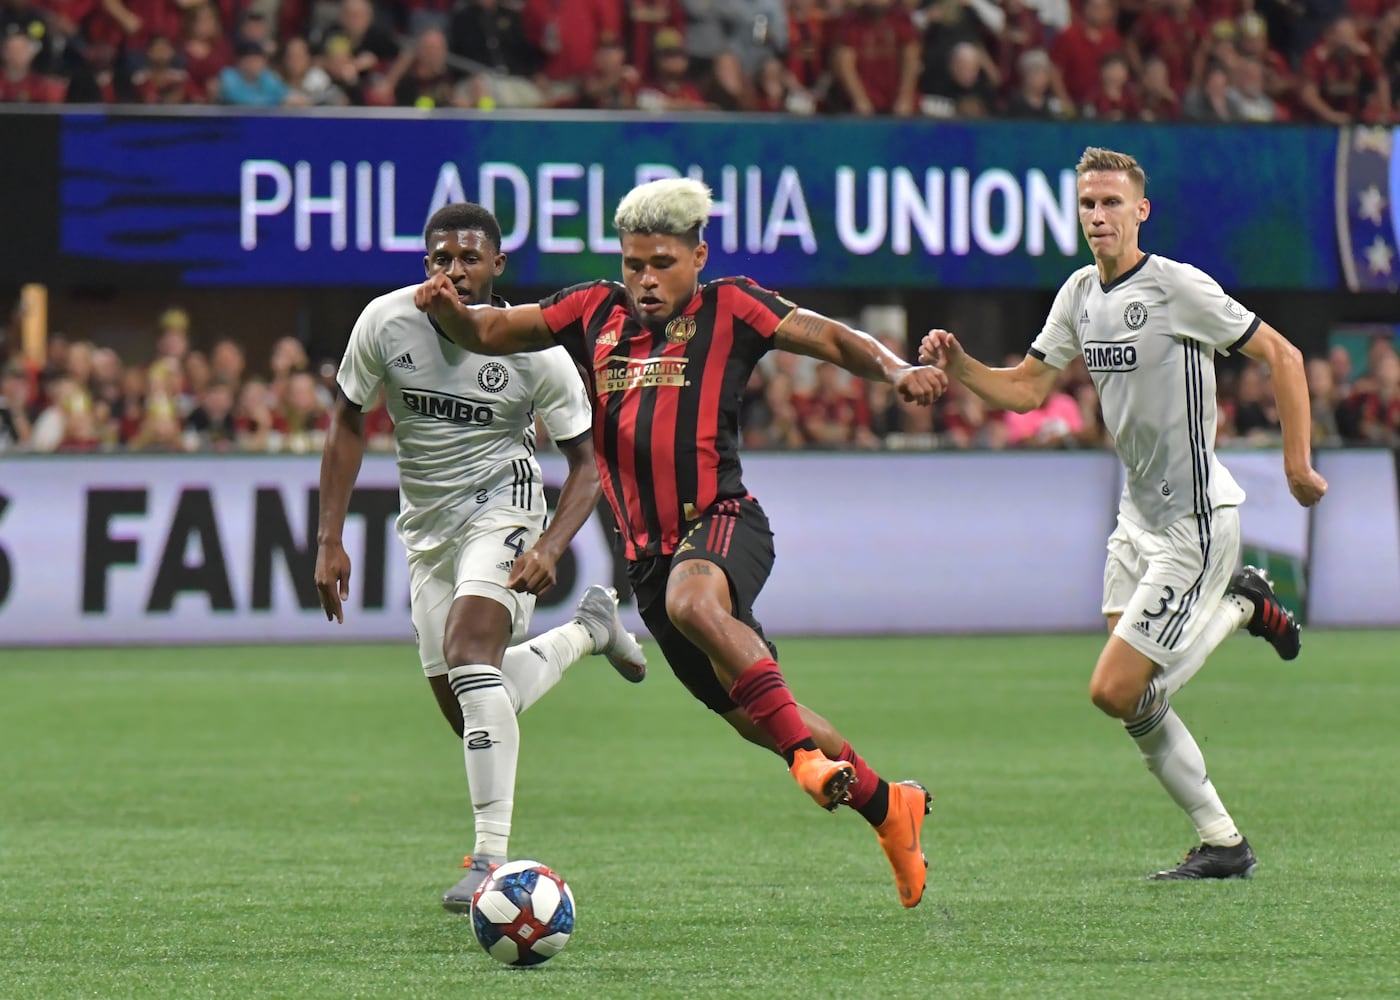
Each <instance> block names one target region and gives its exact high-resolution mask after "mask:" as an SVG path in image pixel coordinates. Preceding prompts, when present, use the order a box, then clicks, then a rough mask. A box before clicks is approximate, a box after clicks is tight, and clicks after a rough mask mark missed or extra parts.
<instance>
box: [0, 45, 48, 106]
mask: <svg viewBox="0 0 1400 1000" xmlns="http://www.w3.org/2000/svg"><path fill="white" fill-rule="evenodd" d="M38 54H39V45H38V43H37V42H35V41H34V40H33V39H31V38H29V36H27V35H20V34H14V35H6V36H5V39H4V41H3V42H0V103H10V104H53V103H56V102H58V101H61V100H63V94H64V88H63V82H62V81H61V80H56V79H53V78H52V77H46V76H42V75H40V74H39V73H38V72H36V70H35V69H34V60H35V58H36V57H37V56H38Z"/></svg>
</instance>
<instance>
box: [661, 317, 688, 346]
mask: <svg viewBox="0 0 1400 1000" xmlns="http://www.w3.org/2000/svg"><path fill="white" fill-rule="evenodd" d="M693 336H695V317H694V316H677V317H676V318H675V319H673V320H671V322H669V323H667V324H666V339H667V340H669V341H670V342H671V343H673V344H684V343H686V342H687V341H689V340H690V338H691V337H693Z"/></svg>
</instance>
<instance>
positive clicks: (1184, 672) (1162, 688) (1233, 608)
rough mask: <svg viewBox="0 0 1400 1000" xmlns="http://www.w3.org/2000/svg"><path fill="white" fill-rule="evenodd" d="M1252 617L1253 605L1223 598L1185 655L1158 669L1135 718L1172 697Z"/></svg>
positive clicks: (1237, 598) (1236, 598) (1235, 597)
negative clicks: (1168, 665) (1173, 662)
mask: <svg viewBox="0 0 1400 1000" xmlns="http://www.w3.org/2000/svg"><path fill="white" fill-rule="evenodd" d="M1253 615H1254V605H1253V604H1252V603H1251V602H1250V601H1247V600H1246V599H1245V598H1243V597H1240V596H1239V595H1237V594H1226V595H1225V596H1224V597H1223V598H1221V601H1220V603H1219V604H1217V605H1216V606H1215V611H1214V612H1213V613H1212V614H1211V616H1210V619H1209V620H1208V621H1207V622H1206V627H1205V628H1204V629H1202V630H1201V635H1200V637H1199V638H1198V639H1197V640H1196V642H1195V644H1194V645H1193V646H1192V647H1191V651H1190V653H1189V655H1187V656H1185V657H1183V658H1182V659H1180V660H1178V661H1177V662H1176V663H1175V664H1173V665H1172V666H1171V667H1169V668H1164V669H1159V670H1158V671H1157V676H1155V677H1153V678H1152V680H1151V682H1150V683H1149V684H1148V685H1147V690H1146V691H1145V692H1143V695H1142V699H1141V700H1140V701H1139V702H1138V711H1137V714H1138V716H1141V715H1142V714H1143V713H1145V712H1148V711H1149V710H1150V709H1151V708H1152V706H1153V705H1154V704H1156V703H1157V702H1159V701H1166V700H1167V699H1169V698H1170V697H1171V696H1172V695H1174V694H1176V693H1177V692H1178V691H1180V690H1181V688H1182V687H1183V686H1184V685H1185V684H1186V682H1187V681H1189V680H1190V679H1191V678H1192V677H1195V676H1196V672H1197V671H1199V670H1200V669H1201V668H1202V667H1203V666H1205V664H1206V659H1207V657H1209V656H1210V654H1211V653H1213V652H1215V648H1216V647H1217V646H1219V645H1220V644H1221V643H1222V642H1224V641H1225V640H1226V639H1228V638H1229V637H1230V636H1231V635H1233V634H1234V633H1235V632H1237V631H1239V630H1240V629H1241V628H1243V627H1244V625H1245V624H1246V623H1247V622H1248V621H1249V619H1250V618H1251V617H1252V616H1253Z"/></svg>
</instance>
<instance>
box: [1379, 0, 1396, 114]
mask: <svg viewBox="0 0 1400 1000" xmlns="http://www.w3.org/2000/svg"><path fill="white" fill-rule="evenodd" d="M1376 53H1377V55H1378V56H1379V57H1380V60H1381V72H1383V73H1384V74H1385V78H1386V81H1387V82H1388V83H1389V84H1390V99H1391V103H1392V109H1393V110H1394V109H1397V108H1400V3H1396V4H1392V5H1391V7H1390V9H1389V10H1387V11H1386V12H1385V13H1384V14H1383V15H1382V16H1381V18H1380V20H1379V21H1377V22H1376Z"/></svg>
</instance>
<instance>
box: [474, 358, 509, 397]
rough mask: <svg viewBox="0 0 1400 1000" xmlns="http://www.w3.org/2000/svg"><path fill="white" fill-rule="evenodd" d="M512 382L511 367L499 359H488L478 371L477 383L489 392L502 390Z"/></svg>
mask: <svg viewBox="0 0 1400 1000" xmlns="http://www.w3.org/2000/svg"><path fill="white" fill-rule="evenodd" d="M508 382H510V369H508V368H507V367H506V366H505V365H503V364H501V363H500V362H499V361H488V362H486V364H484V365H482V366H481V371H479V372H477V373H476V384H477V385H479V386H481V387H482V388H483V389H485V390H486V391H487V392H500V391H501V390H502V389H504V388H505V387H506V384H507V383H508Z"/></svg>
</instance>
